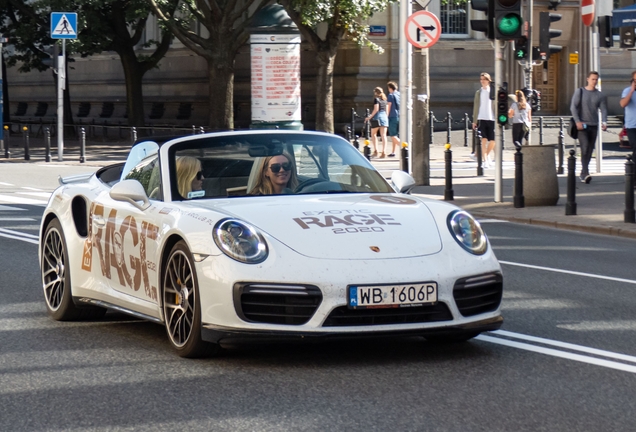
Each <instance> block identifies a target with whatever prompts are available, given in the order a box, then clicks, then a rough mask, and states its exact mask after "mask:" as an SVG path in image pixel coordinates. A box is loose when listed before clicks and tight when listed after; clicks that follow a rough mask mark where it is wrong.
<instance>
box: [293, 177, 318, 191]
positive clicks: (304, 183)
mask: <svg viewBox="0 0 636 432" xmlns="http://www.w3.org/2000/svg"><path fill="white" fill-rule="evenodd" d="M324 181H326V180H325V179H321V178H310V179H307V180H305V181H302V182H300V183H299V184H298V186H296V189H294V192H295V193H300V192H301V191H302V190H303V189H305V188H306V187H308V186H311V185H314V184H318V183H322V182H324Z"/></svg>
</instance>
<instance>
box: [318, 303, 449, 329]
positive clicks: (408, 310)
mask: <svg viewBox="0 0 636 432" xmlns="http://www.w3.org/2000/svg"><path fill="white" fill-rule="evenodd" d="M452 319H453V315H452V314H451V312H450V310H449V309H448V306H446V303H441V302H438V303H436V304H433V305H424V306H415V307H402V308H382V309H349V308H348V307H347V306H340V307H337V308H335V309H334V310H333V311H332V312H331V313H330V314H329V316H328V317H327V319H326V320H325V322H324V324H323V327H341V326H342V327H344V326H365V325H384V324H412V323H426V322H436V321H450V320H452Z"/></svg>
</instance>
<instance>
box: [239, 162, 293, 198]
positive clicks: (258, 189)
mask: <svg viewBox="0 0 636 432" xmlns="http://www.w3.org/2000/svg"><path fill="white" fill-rule="evenodd" d="M259 163H260V166H259V168H258V170H257V172H258V173H259V175H258V178H257V179H256V183H255V184H254V187H253V188H252V190H251V191H249V192H248V193H249V195H283V194H292V193H294V189H295V188H296V186H298V178H297V177H296V169H295V168H294V164H293V163H292V160H291V157H289V156H288V155H286V154H280V155H277V156H267V157H264V158H262V159H261V160H260V162H259Z"/></svg>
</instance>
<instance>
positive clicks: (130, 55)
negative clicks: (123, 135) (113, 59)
mask: <svg viewBox="0 0 636 432" xmlns="http://www.w3.org/2000/svg"><path fill="white" fill-rule="evenodd" d="M118 54H119V58H120V59H121V64H122V66H123V68H124V77H125V79H126V108H127V111H128V126H131V127H133V126H134V127H143V126H145V114H144V95H143V87H142V86H143V84H142V81H143V77H144V74H143V72H142V71H141V67H140V65H139V62H138V61H137V56H136V55H135V52H134V51H133V50H132V48H131V49H127V50H121V51H119V52H118Z"/></svg>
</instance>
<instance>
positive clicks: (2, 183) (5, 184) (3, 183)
mask: <svg viewBox="0 0 636 432" xmlns="http://www.w3.org/2000/svg"><path fill="white" fill-rule="evenodd" d="M0 185H2V186H15V185H13V184H11V183H5V182H0Z"/></svg>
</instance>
